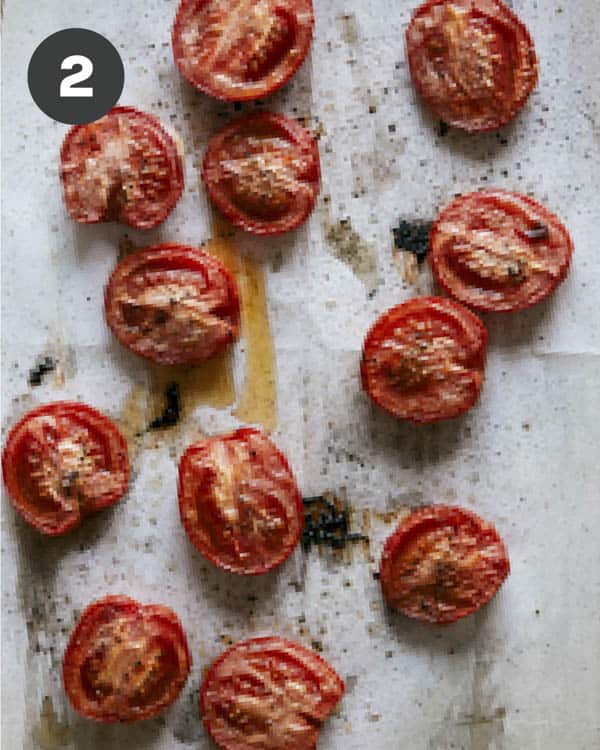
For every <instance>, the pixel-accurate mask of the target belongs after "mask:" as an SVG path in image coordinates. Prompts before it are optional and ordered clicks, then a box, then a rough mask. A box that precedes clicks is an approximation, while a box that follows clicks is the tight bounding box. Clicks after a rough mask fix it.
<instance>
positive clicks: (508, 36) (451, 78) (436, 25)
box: [406, 0, 538, 132]
mask: <svg viewBox="0 0 600 750" xmlns="http://www.w3.org/2000/svg"><path fill="white" fill-rule="evenodd" d="M406 49H407V53H408V63H409V66H410V72H411V75H412V78H413V81H414V83H415V85H416V87H417V89H418V91H419V93H420V94H421V96H422V97H423V99H425V101H426V102H427V103H428V104H429V106H430V107H431V109H432V110H433V111H434V112H435V114H436V115H437V116H438V117H440V118H441V119H442V120H444V122H446V123H448V125H454V126H455V127H457V128H462V129H463V130H467V131H470V132H476V131H482V130H493V129H495V128H499V127H500V126H501V125H504V124H506V123H507V122H508V121H509V120H512V118H513V117H514V116H515V115H516V114H517V113H518V112H519V110H520V109H521V108H522V107H523V105H524V104H525V102H526V100H527V98H528V97H529V95H530V94H531V92H532V91H533V89H534V88H535V85H536V83H537V78H538V67H537V57H536V54H535V48H534V45H533V41H532V39H531V36H530V35H529V32H528V31H527V28H526V27H525V25H524V24H523V23H522V22H521V21H520V20H519V18H518V17H517V16H516V15H515V13H513V11H512V10H511V9H510V8H508V7H507V6H506V5H505V4H504V3H503V2H502V1H501V0H427V1H426V2H424V3H423V4H422V5H420V6H419V7H418V8H417V10H416V11H415V12H414V14H413V17H412V20H411V22H410V24H409V26H408V29H407V30H406Z"/></svg>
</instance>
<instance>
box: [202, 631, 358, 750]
mask: <svg viewBox="0 0 600 750" xmlns="http://www.w3.org/2000/svg"><path fill="white" fill-rule="evenodd" d="M343 693H344V683H343V681H342V680H341V678H340V677H339V676H338V675H337V673H336V672H335V670H334V669H333V668H332V667H331V666H330V665H329V664H328V663H327V662H326V661H325V660H324V659H322V658H321V657H319V656H318V655H317V654H315V653H314V652H312V651H309V650H308V649H306V648H304V647H303V646H300V645H299V644H297V643H294V642H293V641H288V640H285V639H283V638H279V637H276V636H273V637H267V638H254V639H251V640H248V641H243V642H241V643H238V644H236V645H235V646H233V647H232V648H230V649H228V650H227V651H225V652H224V653H223V654H221V656H220V657H219V658H218V659H217V660H216V661H215V662H214V663H213V664H212V666H211V668H210V670H209V672H208V674H207V676H206V678H205V680H204V682H203V684H202V689H201V692H200V713H201V715H202V719H203V721H204V724H205V726H206V728H207V730H208V732H209V734H210V735H211V737H212V738H213V740H214V741H215V742H216V743H217V745H219V747H220V748H222V749H223V750H243V748H246V747H252V748H255V750H288V748H294V750H312V749H313V748H315V747H316V743H317V738H318V735H319V730H320V728H321V726H322V724H323V722H324V721H325V720H326V719H327V717H328V716H329V714H330V713H331V711H333V709H334V708H335V706H336V705H337V703H338V701H339V700H340V698H341V697H342V695H343Z"/></svg>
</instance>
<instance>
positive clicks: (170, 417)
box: [148, 383, 181, 430]
mask: <svg viewBox="0 0 600 750" xmlns="http://www.w3.org/2000/svg"><path fill="white" fill-rule="evenodd" d="M165 400H166V406H165V410H164V411H163V413H162V414H161V415H160V417H157V418H156V419H153V420H152V422H150V424H149V425H148V429H149V430H160V429H163V428H164V427H173V426H174V425H176V424H177V422H179V417H180V416H181V401H180V399H179V387H178V385H177V383H169V385H168V386H167V387H166V389H165Z"/></svg>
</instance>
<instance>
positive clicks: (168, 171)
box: [60, 107, 183, 229]
mask: <svg viewBox="0 0 600 750" xmlns="http://www.w3.org/2000/svg"><path fill="white" fill-rule="evenodd" d="M60 174H61V178H62V182H63V188H64V194H65V202H66V204H67V209H68V211H69V213H70V214H71V218H73V219H74V220H75V221H79V222H81V223H83V224H95V223H97V222H100V221H120V222H122V223H123V224H128V225H129V226H131V227H135V228H136V229H150V228H151V227H154V226H156V225H157V224H160V223H161V222H163V221H164V220H165V219H166V218H167V216H168V215H169V214H170V213H171V211H172V210H173V208H174V206H175V204H176V203H177V201H178V200H179V197H180V196H181V192H182V190H183V163H182V158H181V154H180V151H179V149H178V145H177V144H176V142H175V140H174V139H173V138H172V137H171V136H170V135H169V134H168V133H167V131H166V130H165V129H164V128H163V126H162V125H161V124H160V122H159V121H158V120H157V119H156V117H153V116H152V115H149V114H146V113H145V112H140V111H139V110H137V109H134V108H133V107H115V108H114V109H111V111H110V112H109V113H108V114H107V115H105V116H104V117H102V118H101V119H100V120H97V121H96V122H91V123H89V124H87V125H76V126H75V127H73V128H71V130H69V132H68V133H67V135H66V137H65V140H64V142H63V145H62V149H61V152H60Z"/></svg>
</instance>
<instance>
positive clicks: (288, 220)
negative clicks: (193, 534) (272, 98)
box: [202, 112, 321, 235]
mask: <svg viewBox="0 0 600 750" xmlns="http://www.w3.org/2000/svg"><path fill="white" fill-rule="evenodd" d="M320 176H321V168H320V161H319V149H318V147H317V142H316V140H315V139H314V138H313V136H312V135H311V133H309V131H308V130H306V129H305V128H303V127H302V126H301V125H300V124H299V123H297V122H296V121H295V120H292V119H290V118H289V117H284V116H283V115H276V114H272V113H270V112H259V113H257V114H251V115H246V116H243V117H240V118H238V119H237V120H234V121H233V122H231V123H229V124H228V125H226V126H225V127H224V128H223V129H222V130H220V131H219V132H218V133H217V134H216V135H214V136H213V137H212V138H211V140H210V141H209V143H208V146H207V149H206V154H205V156H204V161H203V163H202V179H203V181H204V185H205V187H206V190H207V192H208V195H209V198H210V200H211V201H212V202H213V203H214V204H215V206H216V207H217V208H218V209H219V210H220V211H221V213H223V214H224V216H225V217H226V218H227V219H229V221H231V223H232V224H235V225H236V226H238V227H240V228H241V229H243V230H245V231H246V232H251V233H252V234H257V235H275V234H281V233H283V232H289V231H291V230H293V229H296V228H297V227H298V226H300V224H302V223H303V222H305V221H306V219H307V218H308V217H309V215H310V213H311V211H312V210H313V208H314V205H315V201H316V199H317V194H318V192H319V185H320Z"/></svg>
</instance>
